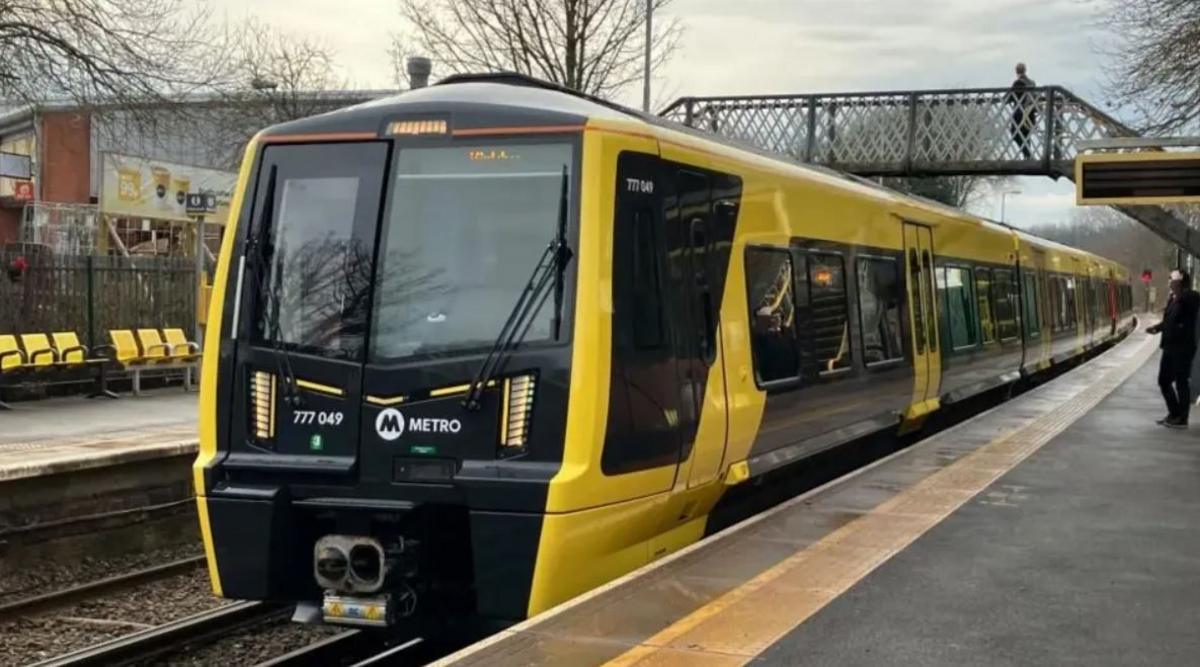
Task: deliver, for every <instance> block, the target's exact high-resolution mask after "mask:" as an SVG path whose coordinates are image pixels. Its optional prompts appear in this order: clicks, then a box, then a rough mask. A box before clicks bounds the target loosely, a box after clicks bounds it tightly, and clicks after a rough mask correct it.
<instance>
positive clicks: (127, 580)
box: [0, 556, 204, 620]
mask: <svg viewBox="0 0 1200 667" xmlns="http://www.w3.org/2000/svg"><path fill="white" fill-rule="evenodd" d="M203 564H204V556H192V557H189V558H181V559H179V560H176V561H171V562H169V563H163V564H161V565H152V566H150V567H144V568H141V569H139V570H134V571H132V572H126V573H125V574H118V575H114V576H111V577H105V578H103V579H97V580H96V581H89V582H86V583H82V584H77V585H75V586H71V587H69V588H64V589H62V590H57V591H50V592H48V593H43V594H41V595H35V596H32V597H28V598H24V599H20V600H13V601H10V602H5V603H3V604H0V620H7V619H10V618H15V617H17V616H28V615H30V614H34V613H37V612H41V611H45V610H47V609H53V608H55V607H65V606H67V605H69V604H72V603H75V602H79V601H81V600H86V599H89V598H94V597H98V596H101V595H103V594H105V593H109V592H112V591H115V590H121V589H125V588H129V587H132V586H137V585H139V584H144V583H147V582H150V581H157V580H159V579H166V578H168V577H171V576H174V575H177V574H180V573H183V572H187V571H189V570H193V569H195V568H197V567H199V566H201V565H203Z"/></svg>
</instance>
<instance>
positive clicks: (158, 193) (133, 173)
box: [100, 153, 237, 225]
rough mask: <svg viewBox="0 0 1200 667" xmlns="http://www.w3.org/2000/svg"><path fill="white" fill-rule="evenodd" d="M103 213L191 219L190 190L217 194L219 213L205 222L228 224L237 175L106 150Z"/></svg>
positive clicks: (163, 218)
mask: <svg viewBox="0 0 1200 667" xmlns="http://www.w3.org/2000/svg"><path fill="white" fill-rule="evenodd" d="M102 163H103V177H102V181H101V188H100V212H101V213H105V214H108V215H113V216H121V217H127V218H150V219H154V220H181V221H183V220H191V218H190V217H189V216H188V214H187V209H186V208H185V204H186V202H187V195H188V194H189V193H211V194H214V195H216V196H217V211H216V213H213V214H210V215H207V216H205V222H211V223H215V224H219V225H223V224H225V220H226V219H227V218H228V217H229V199H230V197H231V196H232V194H233V188H234V184H235V183H236V182H237V174H235V173H233V172H229V171H219V170H216V169H205V168H203V167H191V166H187V165H180V164H173V163H171V162H163V161H162V160H150V159H147V158H143V157H135V156H132V155H120V154H117V153H105V154H104V156H103V158H102Z"/></svg>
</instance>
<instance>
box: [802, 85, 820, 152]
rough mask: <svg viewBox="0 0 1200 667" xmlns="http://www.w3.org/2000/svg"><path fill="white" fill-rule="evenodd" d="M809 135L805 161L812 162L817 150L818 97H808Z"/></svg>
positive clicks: (806, 143)
mask: <svg viewBox="0 0 1200 667" xmlns="http://www.w3.org/2000/svg"><path fill="white" fill-rule="evenodd" d="M807 134H808V136H807V137H806V141H805V145H804V161H805V162H812V161H813V157H814V156H815V155H816V150H817V98H816V96H813V95H810V96H809V97H808V131H807Z"/></svg>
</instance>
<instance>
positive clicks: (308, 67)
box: [235, 19, 349, 122]
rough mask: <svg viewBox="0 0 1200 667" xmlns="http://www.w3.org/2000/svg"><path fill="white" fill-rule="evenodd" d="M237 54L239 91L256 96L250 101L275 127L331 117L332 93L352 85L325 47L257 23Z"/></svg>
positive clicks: (249, 24)
mask: <svg viewBox="0 0 1200 667" xmlns="http://www.w3.org/2000/svg"><path fill="white" fill-rule="evenodd" d="M237 53H238V59H237V65H236V67H237V70H236V71H237V76H236V77H235V80H236V81H237V84H238V88H239V89H240V91H242V92H244V91H251V92H249V93H248V94H247V95H245V97H247V98H248V101H251V102H256V103H257V104H255V105H254V106H255V107H256V108H258V109H261V110H263V112H264V113H269V115H270V118H269V120H270V121H273V122H282V121H288V120H294V119H296V118H304V117H306V116H311V115H313V114H315V113H319V112H321V111H326V110H328V103H327V101H326V98H328V97H329V96H330V93H331V91H337V90H342V89H345V88H346V87H347V86H348V85H349V82H348V81H347V80H346V79H345V78H344V77H342V76H340V75H339V74H338V71H337V66H336V64H335V62H334V56H333V51H332V50H331V49H330V48H329V47H328V46H327V45H326V44H325V43H323V42H321V41H319V40H315V39H312V38H309V37H306V36H301V35H290V34H284V33H280V32H278V31H276V30H274V29H272V28H271V27H270V26H269V25H267V24H265V23H263V22H261V21H259V20H256V19H251V20H250V21H248V22H247V24H246V26H245V29H244V30H243V31H242V33H241V35H240V39H239V48H238V49H237Z"/></svg>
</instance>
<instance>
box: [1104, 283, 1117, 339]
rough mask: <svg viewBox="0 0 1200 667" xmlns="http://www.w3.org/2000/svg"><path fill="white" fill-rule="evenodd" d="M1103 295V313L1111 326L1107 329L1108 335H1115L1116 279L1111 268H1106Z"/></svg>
mask: <svg viewBox="0 0 1200 667" xmlns="http://www.w3.org/2000/svg"><path fill="white" fill-rule="evenodd" d="M1104 297H1105V302H1104V305H1105V309H1104V313H1105V314H1106V315H1107V316H1108V318H1109V322H1110V324H1111V326H1110V327H1109V330H1108V335H1109V336H1115V335H1117V310H1118V309H1117V281H1116V278H1114V277H1113V271H1112V269H1109V270H1108V278H1107V279H1106V280H1105V281H1104Z"/></svg>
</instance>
